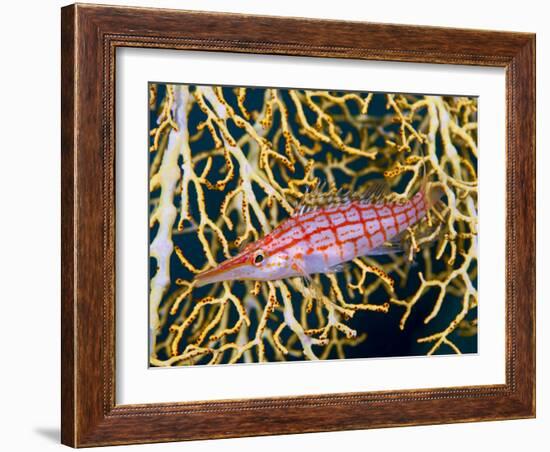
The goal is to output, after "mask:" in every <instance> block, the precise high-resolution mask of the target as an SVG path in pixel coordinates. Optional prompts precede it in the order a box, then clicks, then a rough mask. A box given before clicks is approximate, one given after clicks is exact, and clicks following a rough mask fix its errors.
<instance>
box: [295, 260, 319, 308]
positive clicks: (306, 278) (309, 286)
mask: <svg viewBox="0 0 550 452" xmlns="http://www.w3.org/2000/svg"><path fill="white" fill-rule="evenodd" d="M292 269H293V270H294V271H295V272H296V273H298V275H299V277H300V278H301V279H302V283H303V284H304V288H305V289H306V291H307V292H309V295H310V296H311V297H312V298H313V299H314V300H321V299H322V298H323V297H324V295H323V288H322V287H321V285H320V284H319V283H317V281H315V280H314V279H313V278H312V277H311V275H309V274H308V273H307V272H306V271H305V269H304V268H303V267H302V266H301V265H299V264H297V263H296V262H294V263H293V264H292Z"/></svg>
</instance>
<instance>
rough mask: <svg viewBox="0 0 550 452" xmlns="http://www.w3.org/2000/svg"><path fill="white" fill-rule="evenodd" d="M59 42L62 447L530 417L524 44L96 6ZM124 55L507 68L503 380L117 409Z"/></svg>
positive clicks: (531, 44) (531, 91) (476, 34)
mask: <svg viewBox="0 0 550 452" xmlns="http://www.w3.org/2000/svg"><path fill="white" fill-rule="evenodd" d="M61 34H62V150H61V157H62V272H61V273H62V404H61V405H62V442H63V443H64V444H67V445H71V446H74V447H84V446H94V445H106V444H128V443H145V442H155V441H178V440H190V439H202V438H223V437H234V436H252V435H268V434H282V433H299V432H313V431H331V430H346V429H360V428H373V427H389V426H400V425H420V424H437V423H447V422H467V421H481V420H495V419H511V418H524V417H532V416H534V414H535V394H534V391H535V343H534V340H535V331H534V328H535V129H534V127H535V60H534V59H535V37H534V35H532V34H526V33H507V32H493V31H484V30H458V29H448V28H437V27H417V26H405V25H386V24H370V23H360V22H339V21H326V20H314V19H295V18H279V17H262V16H245V15H236V14H218V13H198V12H185V11H176V10H156V9H145V8H122V7H106V6H95V5H94V6H93V5H72V6H68V7H65V8H63V9H62V30H61ZM124 46H126V47H149V48H170V49H187V50H203V51H204V50H206V51H230V52H242V53H264V54H280V55H301V56H322V57H331V58H355V59H371V60H373V59H374V60H384V61H399V62H423V63H441V64H451V63H452V64H468V65H480V66H498V67H504V68H506V96H507V133H506V136H507V149H506V155H505V156H503V158H506V164H507V181H506V183H507V209H506V252H507V259H506V341H507V343H506V344H507V347H506V384H504V385H495V386H477V387H463V388H443V389H423V390H411V391H386V392H365V393H354V394H336V395H334V394H333V395H319V396H303V397H279V398H267V399H245V400H230V401H217V402H193V403H191V402H189V403H186V402H184V401H182V402H180V401H174V403H170V404H149V405H125V406H120V405H116V404H115V381H114V379H115V361H114V337H115V336H114V334H115V323H114V318H115V317H114V316H115V203H114V201H115V173H114V161H115V140H114V131H115V123H114V118H115V101H114V86H115V84H114V82H115V79H114V73H115V72H114V68H115V63H116V61H115V51H116V48H117V47H124Z"/></svg>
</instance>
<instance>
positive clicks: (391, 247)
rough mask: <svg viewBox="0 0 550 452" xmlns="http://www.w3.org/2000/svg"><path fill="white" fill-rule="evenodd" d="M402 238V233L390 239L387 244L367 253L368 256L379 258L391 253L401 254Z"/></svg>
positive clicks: (402, 250)
mask: <svg viewBox="0 0 550 452" xmlns="http://www.w3.org/2000/svg"><path fill="white" fill-rule="evenodd" d="M403 237H404V232H402V233H400V234H397V235H396V236H395V237H392V239H391V240H389V241H388V242H384V243H383V244H382V245H380V246H377V247H376V248H373V249H372V250H369V252H368V253H367V255H368V256H381V255H384V254H391V253H403V252H404V251H405V250H404V249H403Z"/></svg>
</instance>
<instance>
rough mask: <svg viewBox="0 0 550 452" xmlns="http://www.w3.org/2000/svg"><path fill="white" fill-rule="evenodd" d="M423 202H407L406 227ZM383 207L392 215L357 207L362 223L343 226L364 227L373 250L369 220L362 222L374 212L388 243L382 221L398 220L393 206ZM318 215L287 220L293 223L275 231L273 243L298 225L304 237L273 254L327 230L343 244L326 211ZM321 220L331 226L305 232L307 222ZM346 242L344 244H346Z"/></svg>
mask: <svg viewBox="0 0 550 452" xmlns="http://www.w3.org/2000/svg"><path fill="white" fill-rule="evenodd" d="M422 202H423V199H422V198H419V200H414V201H413V202H410V201H409V202H407V206H406V207H405V209H404V211H403V212H401V213H402V214H404V215H405V216H406V218H407V221H405V224H406V225H410V224H411V223H410V221H411V220H413V219H414V218H411V217H410V215H409V212H410V211H411V210H414V212H415V215H416V214H417V210H419V211H420V212H421V211H422V210H424V209H417V208H416V206H415V204H422ZM354 207H355V206H354ZM383 207H385V208H389V210H390V211H391V212H392V213H391V215H385V216H380V214H379V212H378V208H377V207H376V206H373V207H369V208H367V209H361V208H358V209H357V207H355V208H356V209H357V210H358V213H359V214H360V215H359V216H360V221H356V222H344V223H343V224H342V225H341V226H351V225H357V224H360V225H361V226H362V227H363V231H364V234H365V237H366V239H367V242H368V244H369V248H372V241H371V235H372V234H370V233H369V232H368V231H367V229H366V222H367V221H368V220H362V218H363V214H364V213H365V212H369V211H370V212H372V211H374V213H375V218H373V219H376V220H377V221H378V223H379V225H380V230H381V231H382V233H383V236H384V241H386V240H387V234H386V231H385V230H384V229H385V228H383V227H381V225H382V223H381V221H382V220H385V219H387V218H390V217H391V218H393V219H394V223H395V220H396V218H395V213H394V212H393V209H392V207H393V206H391V205H384V206H383ZM341 209H343V208H341ZM332 212H339V210H336V211H332ZM316 213H317V215H316V216H314V217H310V216H309V215H308V216H307V220H306V219H305V218H304V219H301V218H298V217H296V218H292V219H289V220H287V221H288V222H289V223H290V221H292V223H290V224H289V225H285V226H283V225H281V226H283V229H281V230H280V231H274V235H273V242H276V240H277V239H278V238H280V237H281V235H282V234H283V233H284V232H287V231H288V230H290V229H291V227H293V226H297V225H298V224H299V225H300V226H299V228H300V230H301V231H302V233H303V235H302V237H300V238H299V239H292V240H290V241H289V242H288V243H285V244H283V245H280V246H275V247H274V248H273V249H272V252H273V253H276V252H278V251H281V250H283V249H286V248H290V247H292V246H294V245H295V244H296V243H298V242H300V241H309V239H310V238H311V236H312V235H313V234H319V233H323V232H325V231H327V230H330V231H331V232H332V233H333V234H334V237H335V240H336V241H337V242H338V243H342V242H341V241H340V240H339V239H338V234H337V233H336V231H335V227H334V226H333V224H332V222H331V221H330V219H329V218H328V216H327V215H326V211H325V210H323V209H320V210H318V211H316ZM320 218H322V219H324V220H326V222H327V223H329V224H330V226H328V227H320V228H317V229H314V230H312V231H311V232H309V233H308V232H307V231H305V229H304V227H303V223H305V222H306V221H314V222H316V221H317V220H318V219H320ZM370 221H372V220H370ZM398 224H400V225H401V224H402V223H399V222H398ZM290 225H292V226H290ZM375 233H378V230H377V231H375ZM350 240H352V239H350ZM356 240H359V239H356ZM345 242H347V241H345ZM345 242H344V243H345Z"/></svg>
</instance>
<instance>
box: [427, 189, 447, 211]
mask: <svg viewBox="0 0 550 452" xmlns="http://www.w3.org/2000/svg"><path fill="white" fill-rule="evenodd" d="M423 193H424V197H425V199H426V207H427V209H428V210H430V209H431V208H432V207H434V206H435V205H436V204H438V203H439V201H441V199H442V198H443V196H445V191H444V190H443V189H442V188H441V187H440V186H438V185H435V184H430V185H426V186H425V187H424V188H423Z"/></svg>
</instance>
